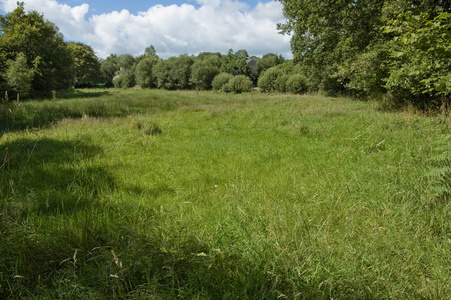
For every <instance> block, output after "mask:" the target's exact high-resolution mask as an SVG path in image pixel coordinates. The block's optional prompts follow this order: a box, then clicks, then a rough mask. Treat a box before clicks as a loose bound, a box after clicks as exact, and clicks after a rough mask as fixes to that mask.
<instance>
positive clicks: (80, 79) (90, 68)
mask: <svg viewBox="0 0 451 300" xmlns="http://www.w3.org/2000/svg"><path fill="white" fill-rule="evenodd" d="M68 47H69V50H70V53H71V55H72V59H73V61H74V68H75V80H74V86H75V87H77V88H78V87H92V86H94V85H96V84H97V83H100V80H101V79H100V78H101V72H100V63H99V60H98V58H97V56H96V55H95V53H94V50H93V49H92V48H91V47H90V46H88V45H85V44H83V43H69V44H68Z"/></svg>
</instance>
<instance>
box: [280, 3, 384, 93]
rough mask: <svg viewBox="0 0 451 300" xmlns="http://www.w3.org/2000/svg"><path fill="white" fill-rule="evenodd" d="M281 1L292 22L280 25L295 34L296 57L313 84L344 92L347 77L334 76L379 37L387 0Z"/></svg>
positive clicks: (330, 91)
mask: <svg viewBox="0 0 451 300" xmlns="http://www.w3.org/2000/svg"><path fill="white" fill-rule="evenodd" d="M281 2H282V4H283V5H284V14H285V16H286V18H287V19H288V21H287V23H285V24H281V25H280V26H279V28H280V29H281V30H282V32H284V33H291V34H292V36H293V37H292V41H291V46H292V50H293V55H294V58H295V60H296V61H298V62H300V63H301V64H302V65H303V66H304V67H305V69H306V71H307V73H306V74H308V76H309V78H310V79H311V82H312V84H313V87H314V88H315V89H322V90H324V91H326V92H329V93H337V92H339V91H341V90H342V89H343V81H345V79H341V80H338V78H337V77H334V76H333V75H334V74H335V73H336V72H337V71H338V67H339V66H341V65H342V64H343V63H345V62H347V61H350V60H353V59H354V58H355V56H356V55H357V54H359V53H361V52H362V51H364V50H365V49H366V48H367V46H368V45H370V44H371V43H372V42H373V41H375V40H378V39H379V37H380V36H381V32H380V30H379V28H380V27H381V26H382V25H383V22H382V20H381V14H382V7H383V4H384V0H377V1H373V0H371V1H370V0H364V1H354V2H351V1H348V0H338V1H320V2H318V1H307V0H297V1H285V0H281Z"/></svg>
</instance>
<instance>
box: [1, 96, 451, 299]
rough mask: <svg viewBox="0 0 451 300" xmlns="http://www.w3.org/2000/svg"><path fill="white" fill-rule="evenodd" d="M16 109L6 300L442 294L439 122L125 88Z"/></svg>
mask: <svg viewBox="0 0 451 300" xmlns="http://www.w3.org/2000/svg"><path fill="white" fill-rule="evenodd" d="M88 93H89V94H88ZM83 94H87V96H86V97H84V96H82V95H83ZM57 98H58V97H57ZM98 105H99V106H98ZM92 107H102V109H99V110H98V111H99V114H97V115H96V114H94V113H91V112H92V111H91V109H92ZM13 108H15V109H17V107H13ZM2 109H3V112H5V111H6V110H8V109H11V106H9V105H5V106H2ZM20 109H22V110H23V111H25V112H26V113H18V114H16V115H14V120H15V122H16V123H13V124H15V125H11V126H9V127H4V133H3V135H2V137H1V141H0V153H2V154H3V163H2V167H1V176H0V188H1V190H0V194H1V197H2V200H1V203H0V207H1V214H0V222H1V223H0V225H1V228H2V229H1V235H0V297H3V298H12V299H23V298H46V297H47V298H69V299H111V298H119V299H126V298H131V299H174V298H182V299H193V298H194V299H262V298H263V299H277V298H279V299H313V298H318V299H330V298H334V299H348V298H354V299H356V298H358V299H360V298H368V299H381V298H415V299H417V298H438V299H446V298H449V297H450V296H451V284H450V282H451V280H450V279H451V278H450V277H451V275H450V273H449V270H450V267H451V261H450V259H449V253H450V250H451V243H450V238H451V236H450V233H451V232H450V225H449V224H450V223H449V219H450V209H449V203H448V202H449V193H447V189H448V187H449V165H447V164H448V163H449V156H446V155H447V153H448V152H447V150H446V149H447V147H448V144H447V143H448V142H447V141H449V140H448V139H446V135H449V129H450V128H449V120H447V119H443V118H442V117H424V116H421V115H415V114H412V113H406V112H394V113H386V112H380V111H377V110H375V109H374V108H373V107H372V106H371V104H369V103H364V102H357V101H353V100H348V99H333V98H324V97H320V96H289V95H273V96H268V95H262V94H258V93H250V94H244V95H223V94H215V93H211V92H202V93H197V92H167V91H130V90H111V91H108V92H107V93H106V92H105V91H100V90H99V91H89V92H88V91H78V92H77V94H76V95H75V97H73V98H70V97H69V96H65V97H61V98H60V99H56V100H53V101H42V102H36V103H35V102H29V103H22V104H20ZM11 111H12V112H13V114H14V112H15V111H14V110H13V109H11ZM18 111H20V110H18ZM90 111H91V112H90ZM34 112H40V113H42V114H45V113H48V117H46V118H47V119H46V120H47V121H42V120H41V119H40V115H39V114H36V115H35V114H34ZM61 112H63V113H61ZM74 112H76V113H74ZM30 116H31V117H30ZM44 119H45V118H44ZM30 120H33V121H30ZM18 124H22V125H18ZM37 125H39V126H37ZM36 126H37V127H36ZM24 129H25V130H24ZM443 136H445V138H444V137H443ZM444 149H445V150H444ZM444 155H445V156H444ZM446 168H448V169H446Z"/></svg>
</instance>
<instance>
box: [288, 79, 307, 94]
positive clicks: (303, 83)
mask: <svg viewBox="0 0 451 300" xmlns="http://www.w3.org/2000/svg"><path fill="white" fill-rule="evenodd" d="M286 89H287V92H290V93H293V94H303V93H305V92H307V78H306V77H305V76H304V75H302V74H294V75H291V76H290V78H288V80H287V84H286Z"/></svg>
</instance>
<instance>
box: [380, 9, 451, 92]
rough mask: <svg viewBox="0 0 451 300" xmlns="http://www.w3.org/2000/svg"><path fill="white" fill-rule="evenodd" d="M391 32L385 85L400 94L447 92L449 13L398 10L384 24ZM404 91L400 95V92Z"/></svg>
mask: <svg viewBox="0 0 451 300" xmlns="http://www.w3.org/2000/svg"><path fill="white" fill-rule="evenodd" d="M384 30H385V32H386V33H390V34H393V35H394V36H395V37H394V42H395V46H394V47H393V49H394V50H393V56H394V62H393V70H392V71H391V73H390V76H389V77H388V80H387V85H386V86H387V88H388V89H389V90H390V91H392V92H393V93H396V94H398V95H399V94H400V93H401V95H399V96H400V97H403V98H408V97H409V95H412V96H414V97H416V98H417V99H418V98H420V99H421V98H423V97H424V95H425V94H428V95H431V96H440V95H443V96H447V97H449V95H450V94H451V75H450V70H451V13H449V12H441V13H439V14H438V15H437V16H435V17H432V16H431V14H430V13H428V12H421V13H419V14H413V13H412V12H411V11H406V12H400V13H398V15H397V16H396V18H394V19H393V20H390V21H389V22H388V23H387V26H385V27H384ZM403 92H404V95H403V94H402V93H403Z"/></svg>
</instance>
